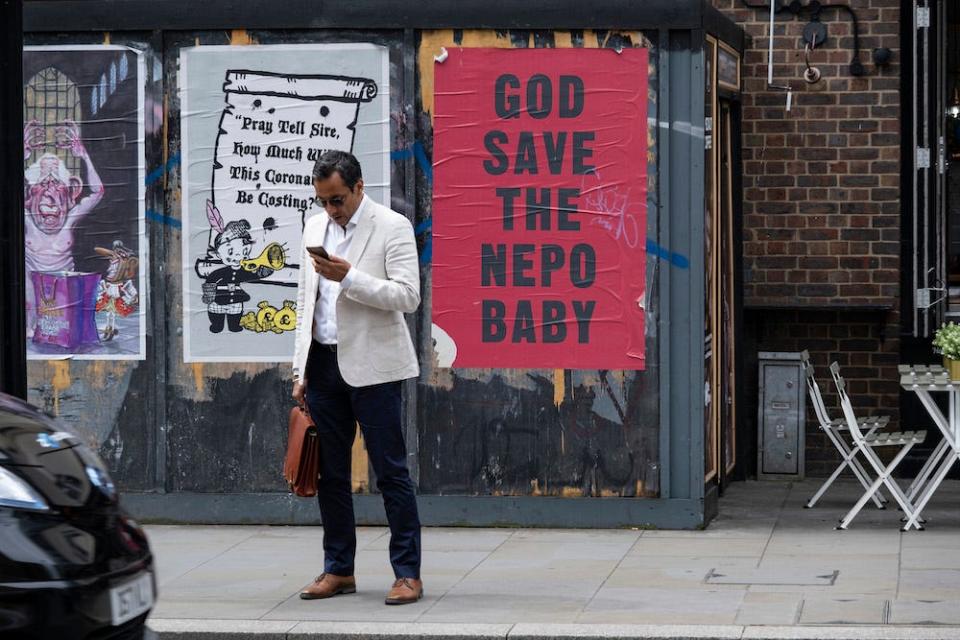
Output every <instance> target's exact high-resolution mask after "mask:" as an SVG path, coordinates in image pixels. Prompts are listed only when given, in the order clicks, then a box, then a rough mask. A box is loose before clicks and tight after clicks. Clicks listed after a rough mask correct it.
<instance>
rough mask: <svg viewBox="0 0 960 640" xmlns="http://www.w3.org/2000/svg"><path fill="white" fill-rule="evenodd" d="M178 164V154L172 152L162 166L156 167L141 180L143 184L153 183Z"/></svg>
mask: <svg viewBox="0 0 960 640" xmlns="http://www.w3.org/2000/svg"><path fill="white" fill-rule="evenodd" d="M178 164H180V154H179V153H175V154H173V156H171V158H170V159H169V160H167V164H165V165H164V166H162V167H157V168H156V169H154V170H153V171H151V172H150V173H149V174H148V175H147V177H146V179H145V180H144V181H143V182H144V184H147V185H151V184H153V183H154V182H156V181H157V180H159V179H160V178H162V177H163V176H164V175H166V173H167V171H170V170H171V169H173V168H174V167H175V166H177V165H178Z"/></svg>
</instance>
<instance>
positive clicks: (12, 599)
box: [0, 393, 156, 640]
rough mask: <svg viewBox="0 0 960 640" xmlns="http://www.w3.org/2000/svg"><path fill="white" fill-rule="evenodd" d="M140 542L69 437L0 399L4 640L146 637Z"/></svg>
mask: <svg viewBox="0 0 960 640" xmlns="http://www.w3.org/2000/svg"><path fill="white" fill-rule="evenodd" d="M155 593H156V582H155V578H154V572H153V556H152V555H151V553H150V546H149V544H148V543H147V537H146V534H145V533H144V532H143V529H141V528H140V525H138V524H137V523H136V522H134V521H133V520H132V519H130V518H129V517H128V516H127V515H126V514H125V513H124V512H123V510H122V509H121V508H120V505H119V503H118V499H117V490H116V488H115V487H114V484H113V481H112V480H111V479H110V475H109V474H108V473H107V469H106V467H105V466H104V464H103V462H102V461H101V460H100V458H99V457H98V456H97V454H96V453H94V452H93V450H91V449H90V447H88V446H87V444H86V443H85V442H84V440H83V438H82V437H81V436H80V435H79V434H78V433H77V431H75V430H74V429H72V428H70V427H68V426H66V425H64V424H61V423H59V422H57V421H55V420H53V419H51V418H49V417H47V416H46V415H44V414H42V413H41V412H40V411H38V410H37V409H35V408H33V407H31V406H30V405H28V404H26V403H24V402H21V401H20V400H18V399H16V398H13V397H11V396H8V395H5V394H2V393H0V638H3V639H4V640H20V639H27V638H29V639H31V640H33V639H43V640H60V639H63V640H73V639H77V640H107V639H110V640H112V639H114V638H116V639H121V638H124V639H126V638H138V639H139V638H142V637H143V636H144V633H145V628H146V626H145V623H146V618H147V615H148V614H149V613H150V609H151V607H152V606H153V602H154V599H155Z"/></svg>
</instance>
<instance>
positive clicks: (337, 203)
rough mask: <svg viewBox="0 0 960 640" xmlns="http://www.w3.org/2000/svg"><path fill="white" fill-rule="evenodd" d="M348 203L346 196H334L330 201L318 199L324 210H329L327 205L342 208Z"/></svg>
mask: <svg viewBox="0 0 960 640" xmlns="http://www.w3.org/2000/svg"><path fill="white" fill-rule="evenodd" d="M346 201H347V199H346V197H344V196H334V197H332V198H330V199H329V200H324V199H323V198H317V204H319V205H320V206H321V207H323V208H324V209H326V208H327V205H328V204H330V205H333V206H334V207H342V206H343V204H344V203H345V202H346Z"/></svg>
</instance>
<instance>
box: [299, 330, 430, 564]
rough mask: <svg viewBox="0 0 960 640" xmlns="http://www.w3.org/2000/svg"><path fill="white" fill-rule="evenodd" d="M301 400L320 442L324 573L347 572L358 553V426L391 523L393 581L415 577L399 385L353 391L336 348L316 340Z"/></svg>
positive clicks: (416, 539) (415, 531)
mask: <svg viewBox="0 0 960 640" xmlns="http://www.w3.org/2000/svg"><path fill="white" fill-rule="evenodd" d="M306 379H307V390H306V401H307V407H308V408H309V410H310V415H311V417H312V418H313V421H314V424H316V425H317V434H318V436H319V440H320V484H319V486H318V488H317V499H318V502H319V503H320V516H321V518H323V552H324V571H325V572H327V573H332V574H334V575H339V576H352V575H353V569H354V567H353V561H354V556H355V555H356V551H357V533H356V521H355V519H354V515H353V493H352V490H351V471H350V463H351V450H352V447H353V441H354V437H355V435H356V425H357V423H359V424H360V429H361V430H362V432H363V438H364V442H365V443H366V446H367V455H368V456H369V458H370V464H371V465H373V471H374V473H376V476H377V488H378V489H379V490H380V493H381V494H382V495H383V506H384V508H385V510H386V512H387V521H388V522H389V524H390V564H391V565H392V566H393V573H394V575H395V576H396V577H397V578H417V579H419V578H420V517H419V515H418V513H417V499H416V494H415V493H414V489H413V482H412V481H411V479H410V473H409V472H408V471H407V446H406V443H405V442H404V440H403V429H402V428H401V419H400V385H401V383H400V382H399V381H397V382H387V383H384V384H377V385H371V386H369V387H351V386H350V385H349V384H347V383H346V382H345V381H344V379H343V378H342V377H341V376H340V368H339V367H338V366H337V352H336V346H335V345H334V346H333V347H331V346H329V345H322V344H320V343H318V342H316V341H314V342H313V344H312V345H311V347H310V354H309V356H308V357H307V370H306Z"/></svg>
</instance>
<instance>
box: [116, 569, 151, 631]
mask: <svg viewBox="0 0 960 640" xmlns="http://www.w3.org/2000/svg"><path fill="white" fill-rule="evenodd" d="M152 606H153V577H152V576H151V574H150V573H149V572H147V573H144V574H143V575H141V576H139V577H138V578H135V579H133V580H131V581H130V582H126V583H124V584H121V585H119V586H116V587H113V588H112V589H110V614H111V617H112V619H113V625H114V626H117V625H120V624H123V623H124V622H126V621H127V620H132V619H133V618H136V617H137V616H138V615H140V614H141V613H143V612H145V611H148V610H149V609H150V607H152Z"/></svg>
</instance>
